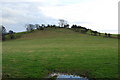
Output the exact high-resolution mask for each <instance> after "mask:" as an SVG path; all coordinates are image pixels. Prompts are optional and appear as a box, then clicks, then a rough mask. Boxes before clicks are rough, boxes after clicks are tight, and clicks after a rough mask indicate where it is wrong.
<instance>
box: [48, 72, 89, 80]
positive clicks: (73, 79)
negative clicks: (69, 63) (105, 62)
mask: <svg viewBox="0 0 120 80" xmlns="http://www.w3.org/2000/svg"><path fill="white" fill-rule="evenodd" d="M50 76H51V77H56V80H88V79H87V78H86V77H80V76H77V75H68V74H61V73H54V74H51V75H50Z"/></svg>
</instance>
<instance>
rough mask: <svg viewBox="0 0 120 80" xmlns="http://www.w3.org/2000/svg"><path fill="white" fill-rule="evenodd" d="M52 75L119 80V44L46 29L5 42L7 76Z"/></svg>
mask: <svg viewBox="0 0 120 80" xmlns="http://www.w3.org/2000/svg"><path fill="white" fill-rule="evenodd" d="M52 72H63V73H73V74H77V75H83V74H85V75H86V76H88V77H90V78H117V77H118V40H117V39H112V38H105V37H99V36H90V35H85V34H78V33H75V32H73V31H71V30H68V29H56V30H52V29H49V30H48V29H46V30H43V31H35V32H33V33H29V34H25V35H24V36H22V37H21V38H20V39H16V40H10V41H5V42H3V74H4V75H9V77H11V78H28V77H29V78H42V77H46V76H47V75H48V74H49V73H52Z"/></svg>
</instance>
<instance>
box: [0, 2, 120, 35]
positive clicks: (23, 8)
mask: <svg viewBox="0 0 120 80" xmlns="http://www.w3.org/2000/svg"><path fill="white" fill-rule="evenodd" d="M118 2H119V0H0V16H1V17H0V24H2V25H4V26H5V27H6V29H7V31H9V30H13V31H14V32H21V31H25V30H26V28H25V25H26V24H46V25H47V24H55V25H58V20H59V19H64V20H66V21H67V22H68V24H70V25H72V24H77V25H80V26H83V27H86V28H89V29H93V30H97V31H99V32H107V33H112V34H116V33H118Z"/></svg>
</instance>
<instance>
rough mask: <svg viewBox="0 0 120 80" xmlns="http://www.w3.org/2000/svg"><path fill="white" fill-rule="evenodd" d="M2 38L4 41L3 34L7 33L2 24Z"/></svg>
mask: <svg viewBox="0 0 120 80" xmlns="http://www.w3.org/2000/svg"><path fill="white" fill-rule="evenodd" d="M1 32H2V40H3V41H4V40H5V35H6V34H7V31H6V29H5V27H4V26H3V25H2V31H1Z"/></svg>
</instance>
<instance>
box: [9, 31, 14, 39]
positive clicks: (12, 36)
mask: <svg viewBox="0 0 120 80" xmlns="http://www.w3.org/2000/svg"><path fill="white" fill-rule="evenodd" d="M9 36H10V39H14V32H13V31H12V30H9Z"/></svg>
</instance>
